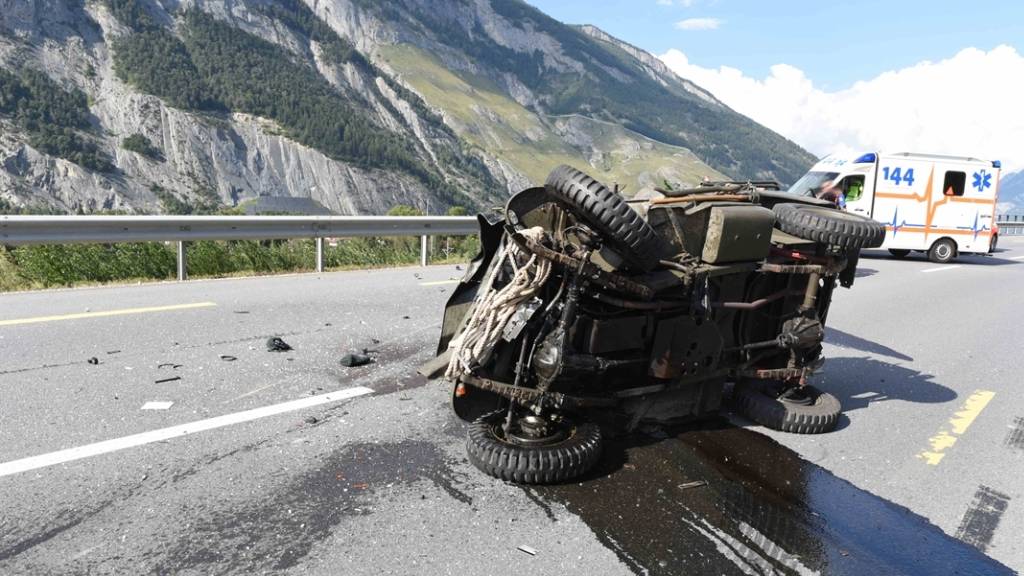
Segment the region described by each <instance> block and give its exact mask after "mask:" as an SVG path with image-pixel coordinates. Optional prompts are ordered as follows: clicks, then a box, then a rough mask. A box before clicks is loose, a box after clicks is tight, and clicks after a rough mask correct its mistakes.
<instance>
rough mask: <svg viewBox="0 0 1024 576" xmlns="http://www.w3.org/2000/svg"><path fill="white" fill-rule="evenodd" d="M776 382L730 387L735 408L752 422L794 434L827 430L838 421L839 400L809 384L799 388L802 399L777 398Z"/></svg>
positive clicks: (753, 382) (738, 384) (840, 408)
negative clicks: (799, 400)
mask: <svg viewBox="0 0 1024 576" xmlns="http://www.w3.org/2000/svg"><path fill="white" fill-rule="evenodd" d="M777 384H778V383H776V382H768V381H764V380H743V381H740V382H737V383H736V385H735V386H734V387H733V390H732V401H733V405H734V406H735V407H736V410H737V411H739V412H740V413H741V414H743V415H744V416H746V417H747V418H750V419H751V420H753V421H754V422H757V423H758V424H761V425H762V426H767V427H769V428H771V429H773V430H781V431H783V432H794V433H796V434H822V433H824V432H831V431H832V430H834V429H835V427H836V424H837V423H838V422H839V414H840V412H841V410H842V407H841V406H840V404H839V400H838V399H837V398H836V397H835V396H833V395H831V394H829V393H828V392H822V391H820V390H818V389H817V388H815V387H813V386H804V387H803V388H801V389H800V390H799V397H800V399H801V400H802V402H792V401H789V400H785V399H781V398H780V397H779V394H778V392H779V391H780V387H779V386H777Z"/></svg>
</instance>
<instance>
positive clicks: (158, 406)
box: [142, 401, 174, 410]
mask: <svg viewBox="0 0 1024 576" xmlns="http://www.w3.org/2000/svg"><path fill="white" fill-rule="evenodd" d="M172 405H174V402H171V401H166V402H165V401H156V402H146V403H145V404H143V405H142V409H143V410H167V409H168V408H170V407H171V406H172Z"/></svg>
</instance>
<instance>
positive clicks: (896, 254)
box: [889, 248, 910, 260]
mask: <svg viewBox="0 0 1024 576" xmlns="http://www.w3.org/2000/svg"><path fill="white" fill-rule="evenodd" d="M889 254H892V257H893V258H899V259H900V260H902V259H904V258H906V257H907V256H909V255H910V250H904V249H902V248H889Z"/></svg>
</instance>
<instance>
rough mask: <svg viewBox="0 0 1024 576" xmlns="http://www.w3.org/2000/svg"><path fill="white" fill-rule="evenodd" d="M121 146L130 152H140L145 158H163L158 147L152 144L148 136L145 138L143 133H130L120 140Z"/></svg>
mask: <svg viewBox="0 0 1024 576" xmlns="http://www.w3.org/2000/svg"><path fill="white" fill-rule="evenodd" d="M121 148H124V149H125V150H128V151H130V152H135V153H136V154H141V155H143V156H145V157H147V158H152V159H153V160H162V159H163V154H162V153H161V152H160V149H159V148H157V147H156V146H153V143H152V142H150V141H149V138H146V136H145V135H144V134H138V133H136V134H132V135H131V136H128V137H127V138H125V139H124V140H121Z"/></svg>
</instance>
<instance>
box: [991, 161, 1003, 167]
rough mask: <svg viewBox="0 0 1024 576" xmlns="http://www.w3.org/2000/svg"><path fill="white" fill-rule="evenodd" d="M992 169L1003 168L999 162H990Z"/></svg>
mask: <svg viewBox="0 0 1024 576" xmlns="http://www.w3.org/2000/svg"><path fill="white" fill-rule="evenodd" d="M992 167H993V168H1002V167H1003V163H1002V162H1000V161H999V160H993V161H992Z"/></svg>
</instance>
